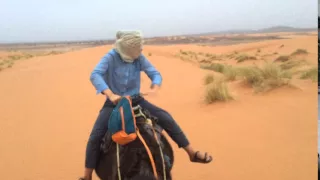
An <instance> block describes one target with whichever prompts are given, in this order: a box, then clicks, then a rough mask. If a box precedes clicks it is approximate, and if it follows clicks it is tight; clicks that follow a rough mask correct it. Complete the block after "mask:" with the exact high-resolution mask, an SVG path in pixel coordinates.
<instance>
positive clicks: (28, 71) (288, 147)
mask: <svg viewBox="0 0 320 180" xmlns="http://www.w3.org/2000/svg"><path fill="white" fill-rule="evenodd" d="M315 39H316V37H311V36H301V37H296V38H294V39H288V40H273V41H266V42H259V43H248V44H240V45H239V44H238V45H232V46H221V47H219V46H218V47H201V46H196V45H176V46H163V47H162V46H147V47H145V54H148V53H152V56H148V58H149V59H150V61H151V62H152V63H153V64H154V65H155V66H156V67H157V69H159V70H160V71H161V72H162V74H163V78H164V84H163V87H162V89H161V91H160V92H159V94H158V96H157V97H150V98H148V99H149V100H150V101H151V102H153V103H155V104H157V105H159V106H161V107H163V108H165V109H167V110H168V111H169V112H171V114H172V115H173V116H174V117H175V118H176V120H177V121H178V122H179V123H180V125H181V127H182V128H183V129H184V131H185V132H186V134H187V135H188V137H189V139H190V141H191V142H192V144H193V145H194V146H195V147H197V148H199V149H200V150H204V151H208V152H210V153H211V154H212V155H213V156H214V161H213V162H212V163H211V164H209V165H201V164H192V163H189V161H188V158H187V156H186V155H185V154H184V152H183V151H182V150H180V149H178V148H177V146H176V145H175V144H173V147H174V148H175V150H176V151H175V153H176V164H175V165H174V169H173V176H174V179H178V180H195V179H197V180H211V179H219V180H238V179H240V180H257V179H259V180H270V179H272V180H301V179H305V180H308V179H310V180H311V179H316V177H317V164H316V163H317V159H316V155H317V148H316V147H317V108H316V105H317V94H316V92H317V84H316V83H313V82H311V81H308V80H298V79H297V80H295V84H296V85H298V86H299V88H298V89H293V88H279V89H276V90H273V91H271V92H268V93H264V94H253V93H252V90H251V89H249V88H247V87H243V86H241V83H239V82H233V83H231V84H230V87H232V91H234V92H235V93H236V94H237V99H236V100H235V101H231V102H228V103H215V104H212V105H206V104H204V103H203V97H204V85H203V77H204V75H205V74H206V73H207V71H205V70H203V69H200V68H198V67H197V66H195V65H194V64H192V63H187V62H184V61H181V60H180V59H178V58H176V57H174V56H173V55H174V54H175V53H177V52H179V50H180V49H187V50H192V51H201V52H206V53H228V52H232V51H241V52H242V51H243V52H245V51H247V52H251V51H252V52H253V51H256V49H257V48H261V49H262V51H270V52H274V50H275V49H277V48H278V47H279V45H282V44H285V46H284V48H283V49H282V50H281V53H284V54H285V53H291V52H292V51H294V50H295V49H297V48H301V47H303V48H305V49H307V50H308V51H309V52H310V53H309V55H308V56H307V57H305V58H306V59H307V60H308V61H309V62H311V63H314V64H315V63H316V55H317V50H316V40H315ZM110 48H111V46H103V47H97V48H89V49H83V50H80V51H75V52H69V53H65V54H59V55H55V56H43V57H35V58H32V59H29V60H27V61H21V62H19V63H17V64H15V66H14V67H13V68H10V69H5V70H4V71H2V72H0V83H1V88H0V99H1V101H0V137H1V147H0V169H1V172H2V178H3V179H8V180H9V179H10V180H22V179H23V180H54V179H63V180H64V179H65V180H69V179H77V178H78V177H79V176H80V175H82V173H83V166H84V152H85V145H86V142H87V138H88V136H89V133H90V131H91V128H92V125H93V123H94V121H95V119H96V116H97V114H98V111H99V109H100V108H101V106H102V103H103V101H104V97H102V96H100V95H99V96H97V95H96V94H95V90H94V88H93V87H92V85H91V84H90V81H89V75H90V72H91V70H92V69H93V67H94V66H95V65H96V63H97V62H98V61H99V60H100V58H101V57H102V56H103V55H104V53H105V52H107V51H108V50H109V49H110ZM278 51H279V52H280V50H278ZM142 83H143V84H142V90H144V89H145V88H147V86H148V85H149V83H150V81H149V80H148V79H147V78H146V76H143V82H142ZM299 114H300V115H299ZM186 172H188V173H186ZM95 179H97V177H95Z"/></svg>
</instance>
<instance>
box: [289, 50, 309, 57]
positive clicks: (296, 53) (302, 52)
mask: <svg viewBox="0 0 320 180" xmlns="http://www.w3.org/2000/svg"><path fill="white" fill-rule="evenodd" d="M305 54H308V51H307V50H306V49H297V50H296V51H294V52H293V53H291V56H296V55H305Z"/></svg>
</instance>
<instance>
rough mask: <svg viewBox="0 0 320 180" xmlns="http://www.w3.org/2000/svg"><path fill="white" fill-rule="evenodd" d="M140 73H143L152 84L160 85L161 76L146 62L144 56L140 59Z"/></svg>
mask: <svg viewBox="0 0 320 180" xmlns="http://www.w3.org/2000/svg"><path fill="white" fill-rule="evenodd" d="M140 63H141V64H140V65H141V71H144V72H145V73H146V74H147V76H148V77H149V78H150V79H151V81H152V84H156V85H159V86H160V85H161V83H162V76H161V74H160V72H159V71H158V70H157V69H156V68H155V67H154V66H153V65H152V64H151V63H150V62H149V61H148V60H147V58H146V57H145V56H143V55H142V56H141V59H140Z"/></svg>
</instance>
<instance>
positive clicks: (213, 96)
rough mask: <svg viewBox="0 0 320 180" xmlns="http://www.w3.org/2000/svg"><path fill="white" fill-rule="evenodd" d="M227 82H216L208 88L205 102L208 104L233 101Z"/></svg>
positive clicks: (219, 80)
mask: <svg viewBox="0 0 320 180" xmlns="http://www.w3.org/2000/svg"><path fill="white" fill-rule="evenodd" d="M233 99H234V98H233V96H232V94H231V93H230V91H229V88H228V86H227V84H226V82H225V81H224V80H223V79H218V80H214V81H213V82H211V83H210V84H208V85H207V87H206V93H205V102H206V103H208V104H211V103H214V102H217V101H223V102H224V101H229V100H233Z"/></svg>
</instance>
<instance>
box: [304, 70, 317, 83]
mask: <svg viewBox="0 0 320 180" xmlns="http://www.w3.org/2000/svg"><path fill="white" fill-rule="evenodd" d="M300 79H311V80H312V81H313V82H317V81H318V68H317V67H313V68H310V69H308V70H306V71H304V72H302V74H301V76H300Z"/></svg>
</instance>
